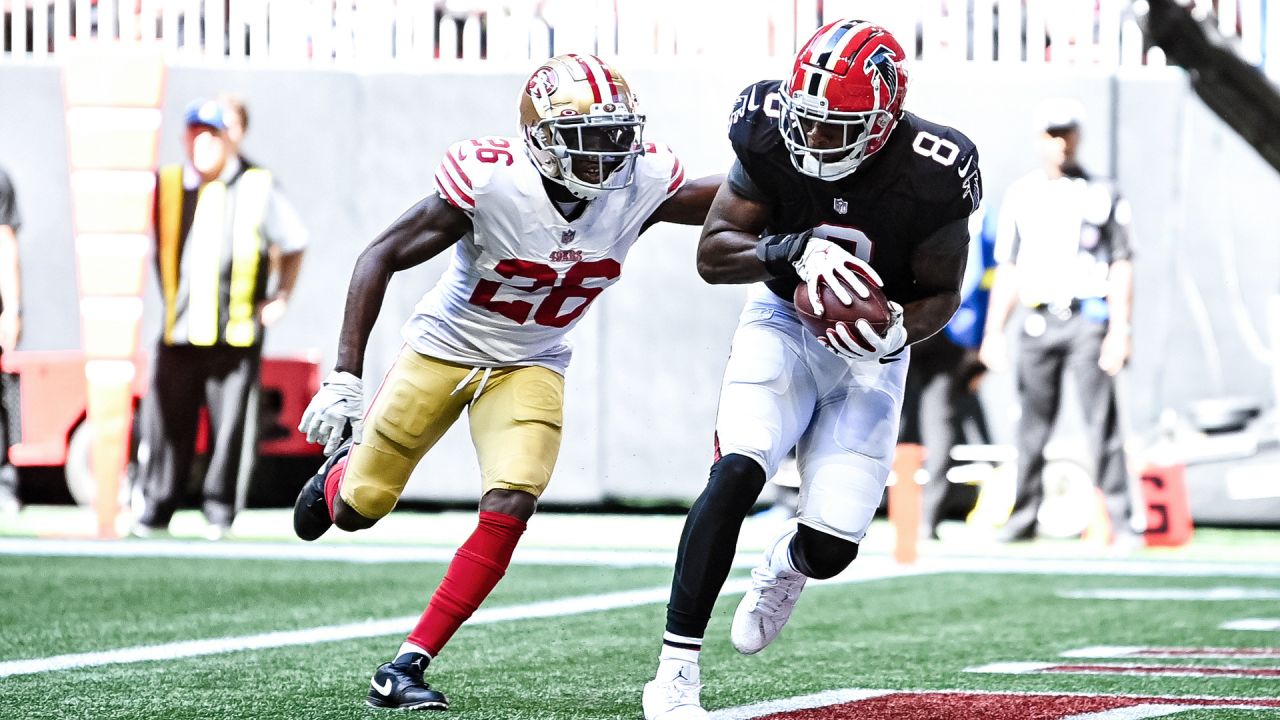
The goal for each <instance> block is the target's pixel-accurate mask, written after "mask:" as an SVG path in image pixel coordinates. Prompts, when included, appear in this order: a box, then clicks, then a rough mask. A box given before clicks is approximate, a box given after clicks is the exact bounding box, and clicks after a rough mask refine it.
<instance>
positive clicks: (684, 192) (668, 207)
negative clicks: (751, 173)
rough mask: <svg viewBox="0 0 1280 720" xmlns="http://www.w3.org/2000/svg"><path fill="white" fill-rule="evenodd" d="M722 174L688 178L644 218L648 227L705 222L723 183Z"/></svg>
mask: <svg viewBox="0 0 1280 720" xmlns="http://www.w3.org/2000/svg"><path fill="white" fill-rule="evenodd" d="M724 178H725V176H724V175H708V176H706V177H700V178H698V179H696V180H690V181H689V182H687V183H685V184H684V185H682V186H681V187H680V189H679V190H677V191H676V194H675V195H672V196H671V197H669V198H667V201H666V202H664V203H662V204H661V205H659V206H658V209H657V210H654V211H653V214H652V215H650V216H649V219H648V220H645V222H644V226H645V227H646V228H648V227H649V226H650V225H653V224H654V223H660V222H669V223H675V224H677V225H701V224H703V223H704V222H706V219H707V211H708V210H709V209H710V208H711V202H712V200H714V199H715V197H716V191H718V190H719V189H720V185H721V184H722V183H724Z"/></svg>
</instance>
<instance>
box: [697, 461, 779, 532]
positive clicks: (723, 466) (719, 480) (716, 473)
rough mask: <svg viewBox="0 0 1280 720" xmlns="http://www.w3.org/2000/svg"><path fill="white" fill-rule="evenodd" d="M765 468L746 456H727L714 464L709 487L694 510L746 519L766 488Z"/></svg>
mask: <svg viewBox="0 0 1280 720" xmlns="http://www.w3.org/2000/svg"><path fill="white" fill-rule="evenodd" d="M764 483H765V477H764V469H763V468H761V467H760V463H758V462H756V461H755V460H752V459H751V458H749V457H747V456H745V455H737V454H730V455H725V456H724V457H722V458H720V459H719V460H717V461H716V462H715V464H714V465H712V466H711V474H710V477H709V478H708V479H707V487H706V489H705V490H703V491H702V497H700V498H698V505H701V506H702V507H696V508H694V511H697V510H701V509H703V508H707V509H710V510H712V511H713V512H723V513H725V514H726V515H728V516H730V517H737V518H745V517H746V516H747V513H749V512H751V507H752V506H753V505H755V503H756V500H758V499H759V498H760V492H761V491H763V490H764Z"/></svg>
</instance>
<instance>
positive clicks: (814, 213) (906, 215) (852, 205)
mask: <svg viewBox="0 0 1280 720" xmlns="http://www.w3.org/2000/svg"><path fill="white" fill-rule="evenodd" d="M780 84H781V83H780V81H778V80H765V81H762V82H758V83H756V84H754V85H751V86H750V87H748V88H747V89H746V90H744V91H743V92H742V95H741V96H739V97H738V100H737V105H735V107H734V110H733V115H732V116H731V117H730V122H729V140H730V142H731V143H732V144H733V152H734V154H735V155H737V158H738V163H739V165H740V166H741V170H742V171H745V174H746V176H747V177H746V179H745V180H744V179H743V178H742V177H741V173H739V172H734V173H731V174H730V177H729V181H730V183H731V184H732V185H733V188H734V190H735V191H737V192H739V194H741V195H743V196H745V197H748V198H750V199H752V200H755V201H757V202H762V203H764V204H766V205H767V206H768V207H769V226H768V228H766V232H767V233H769V234H773V233H790V232H801V231H803V230H810V229H812V230H814V234H815V235H816V236H818V237H825V238H827V239H828V240H831V241H832V242H838V243H839V244H840V245H842V246H843V247H844V248H845V249H846V250H849V251H850V252H852V253H853V254H854V255H857V256H858V257H860V258H862V259H863V260H866V261H867V262H869V263H870V264H871V266H872V267H873V268H875V270H876V272H878V273H879V274H880V277H881V279H883V280H884V290H885V294H886V295H887V296H888V297H889V299H891V300H895V301H897V302H899V303H906V302H910V301H911V300H914V299H916V297H918V296H919V294H920V293H919V292H918V291H917V290H916V289H915V279H914V277H913V274H912V271H911V267H910V258H911V255H912V253H913V252H914V250H915V248H916V247H917V246H918V245H919V244H920V243H922V242H923V241H924V240H925V239H926V238H928V237H929V236H930V235H931V234H932V233H933V232H934V231H936V230H937V229H938V228H940V227H942V226H943V225H946V224H947V223H950V222H953V221H955V220H959V219H962V218H965V217H968V216H969V215H970V214H971V213H972V212H973V211H974V210H975V209H977V207H978V202H979V200H981V198H982V176H981V175H980V174H979V172H978V151H977V149H976V148H975V147H974V145H973V143H972V142H971V141H970V140H969V138H967V137H965V136H964V134H962V133H960V132H959V131H957V130H955V129H953V128H949V127H946V126H945V125H938V124H936V123H931V122H929V121H927V120H924V119H922V118H919V117H917V116H915V115H912V114H911V113H903V116H902V118H901V120H900V121H899V122H898V125H897V127H895V128H894V130H893V133H892V134H891V135H890V136H889V139H888V141H887V142H886V143H885V145H884V147H882V148H881V149H880V150H879V152H877V153H876V154H875V155H872V156H871V157H870V158H868V159H867V160H865V161H864V162H863V164H862V165H861V166H860V167H859V168H858V169H857V171H856V172H854V173H853V174H851V175H848V176H846V177H844V178H841V179H839V180H835V181H827V180H819V179H818V178H815V177H810V176H808V175H805V174H804V173H801V172H800V171H799V170H797V169H796V168H795V166H794V165H792V163H791V154H790V152H789V151H788V150H787V147H786V145H784V144H783V142H782V136H781V134H779V132H778V118H779V114H780V112H781V104H780V102H779V95H778V87H779V85H780ZM798 282H799V278H798V277H795V276H791V277H785V278H775V279H773V280H771V281H769V283H768V285H769V289H771V290H773V291H774V292H775V293H777V294H778V295H779V296H780V297H782V298H784V299H786V300H788V301H790V300H791V296H792V292H793V291H794V289H795V286H796V283H798Z"/></svg>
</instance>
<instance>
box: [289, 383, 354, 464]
mask: <svg viewBox="0 0 1280 720" xmlns="http://www.w3.org/2000/svg"><path fill="white" fill-rule="evenodd" d="M363 420H364V383H362V382H361V380H360V378H358V377H356V376H355V375H352V374H351V373H348V372H338V371H336V370H335V371H333V372H331V373H329V376H328V377H326V378H325V379H324V383H323V384H322V385H321V386H320V390H319V391H318V392H316V396H315V397H313V398H311V402H310V403H309V404H308V405H307V411H306V412H304V413H303V414H302V423H301V424H299V425H298V432H301V433H306V434H307V442H313V443H316V444H318V445H324V454H325V455H332V454H333V452H334V451H335V450H337V449H338V447H339V446H340V445H342V441H343V440H346V439H347V437H348V435H350V437H351V438H352V439H354V440H355V442H360V426H361V424H362V422H363Z"/></svg>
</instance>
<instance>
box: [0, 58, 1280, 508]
mask: <svg viewBox="0 0 1280 720" xmlns="http://www.w3.org/2000/svg"><path fill="white" fill-rule="evenodd" d="M619 65H621V66H622V69H623V71H624V72H625V73H626V74H627V76H628V78H629V79H630V80H631V82H632V85H633V87H634V88H635V89H636V90H637V92H638V93H639V96H640V98H641V101H642V103H643V105H644V109H645V112H646V113H647V114H648V116H649V124H648V128H647V131H646V134H647V136H648V138H649V139H651V140H656V141H660V142H665V143H667V144H669V145H671V146H672V147H673V148H674V149H675V150H676V152H677V153H679V154H680V155H681V157H682V158H683V160H684V162H685V164H686V166H687V169H688V172H689V173H690V175H691V176H697V175H703V174H710V173H717V172H723V171H725V170H726V169H727V168H728V166H729V164H730V162H731V153H730V150H729V146H728V143H727V141H726V139H725V134H724V133H725V127H726V121H727V117H728V113H729V110H730V108H731V106H732V103H733V99H734V97H735V96H736V94H737V92H738V91H739V90H740V89H741V88H742V87H744V86H746V85H747V84H748V83H750V82H752V81H754V80H756V79H759V78H763V77H777V76H778V75H779V74H780V73H781V72H783V71H784V70H785V68H784V67H778V66H776V65H774V64H766V63H758V62H756V63H744V64H742V65H733V66H721V65H715V64H711V63H703V64H701V65H699V64H697V63H692V64H691V63H689V62H687V61H682V62H681V64H680V65H679V67H676V66H674V65H660V64H653V63H649V64H645V65H636V66H634V67H632V66H631V65H629V64H627V63H619ZM528 70H529V68H523V67H520V68H507V69H501V68H491V67H485V68H480V69H476V68H460V67H455V68H452V69H450V68H445V67H440V66H434V67H431V68H429V69H428V70H426V71H423V72H414V73H350V72H325V71H315V70H308V71H296V70H295V71H291V70H283V69H282V70H263V69H254V70H252V71H250V70H247V69H245V70H236V69H219V70H214V69H198V68H188V67H174V68H171V69H170V72H169V77H168V86H167V87H168V93H167V99H166V103H165V107H164V118H165V126H164V135H163V138H162V142H161V158H162V160H163V161H165V162H171V161H176V160H178V159H180V157H181V150H180V136H181V129H180V126H179V123H180V113H181V109H182V107H183V106H184V105H185V103H186V102H187V101H188V100H190V99H191V98H193V97H196V96H211V95H214V94H216V93H217V92H219V91H221V90H230V91H234V92H238V93H240V94H242V95H243V96H244V97H245V98H246V99H247V101H248V104H249V108H250V112H251V127H250V130H249V135H248V139H247V141H246V147H245V150H246V153H247V154H248V155H249V156H251V157H252V158H254V159H255V160H257V161H259V162H260V163H262V164H264V165H265V166H267V167H269V168H271V169H272V170H274V171H275V172H276V174H277V176H278V177H279V179H280V180H281V182H282V183H283V186H284V188H285V190H286V192H287V193H288V195H289V196H290V197H291V199H292V200H293V201H294V203H295V204H296V205H297V206H298V208H299V210H300V211H301V213H302V215H303V217H304V218H305V220H306V221H307V224H308V226H309V228H310V230H311V232H312V245H311V248H310V250H309V251H308V255H307V258H306V261H305V264H304V268H303V271H302V276H301V279H300V281H299V285H298V288H297V292H296V294H295V297H294V299H293V302H292V305H291V308H290V311H289V314H288V315H287V316H286V317H285V319H284V320H283V321H282V322H281V323H280V324H279V325H278V326H277V327H275V328H273V329H272V330H271V332H270V333H269V335H268V340H267V352H268V353H270V354H280V353H292V352H300V351H304V350H313V349H314V350H319V351H320V352H321V353H322V354H323V357H324V363H325V369H326V370H327V369H328V366H329V364H330V363H331V362H332V359H333V356H334V352H335V345H336V335H337V331H338V328H339V325H340V323H341V319H342V304H343V298H344V296H345V291H346V286H347V280H348V278H349V275H350V271H351V267H352V263H353V261H354V260H355V258H356V256H357V254H358V253H359V252H360V250H361V249H362V248H363V247H364V245H365V244H366V243H367V242H368V240H369V239H370V238H372V237H373V236H374V235H375V234H376V233H377V232H378V231H379V230H381V229H382V228H383V227H385V226H386V225H387V224H388V223H389V222H391V221H392V220H394V219H395V217H397V215H399V214H400V213H401V212H402V211H403V210H404V209H405V208H407V207H408V206H409V205H411V204H412V203H413V202H415V201H416V200H417V199H418V198H420V197H421V196H423V195H424V194H426V193H429V192H431V191H432V176H433V174H434V170H435V166H436V163H437V162H438V161H439V159H440V156H441V154H442V152H443V151H444V149H445V148H446V147H447V146H448V145H449V144H450V143H451V142H453V141H455V140H458V139H464V138H468V137H474V136H479V135H487V134H500V135H514V134H516V132H517V129H516V123H517V116H516V99H517V96H518V92H519V91H520V90H521V89H522V87H523V82H524V78H525V77H526V76H527V72H528ZM1054 95H1071V96H1075V97H1078V98H1079V99H1080V100H1081V101H1082V102H1083V103H1084V104H1085V105H1086V107H1087V108H1088V110H1089V113H1090V119H1089V122H1088V124H1087V126H1086V128H1085V144H1084V147H1083V152H1084V161H1085V164H1086V166H1087V167H1089V168H1091V169H1093V171H1094V172H1096V173H1100V174H1115V175H1117V176H1118V178H1119V181H1120V185H1121V187H1122V188H1123V190H1124V191H1125V192H1126V194H1127V195H1128V196H1129V197H1130V198H1131V199H1132V201H1133V205H1134V213H1135V231H1136V235H1137V242H1138V248H1139V257H1138V264H1137V270H1138V278H1137V299H1136V318H1135V335H1134V342H1135V355H1134V358H1133V362H1132V364H1131V366H1130V368H1129V370H1127V371H1126V373H1125V375H1124V380H1123V390H1124V398H1125V400H1126V401H1127V402H1126V404H1125V407H1124V414H1125V418H1126V424H1127V425H1128V426H1129V428H1130V429H1131V431H1132V432H1135V433H1142V432H1146V431H1147V430H1149V429H1150V428H1152V427H1153V426H1154V425H1155V423H1156V421H1157V419H1158V417H1159V415H1160V413H1161V411H1162V410H1163V409H1165V408H1173V409H1176V410H1184V409H1185V408H1186V407H1187V406H1188V405H1189V403H1191V402H1193V401H1195V400H1197V399H1201V398H1205V397H1214V396H1219V395H1227V394H1230V395H1248V396H1255V397H1258V398H1259V399H1261V400H1263V401H1264V402H1265V403H1266V404H1267V405H1270V404H1272V403H1271V401H1270V398H1271V395H1272V385H1271V375H1270V374H1271V358H1270V354H1271V350H1270V348H1271V347H1272V346H1273V345H1274V339H1273V338H1271V337H1270V336H1269V333H1268V332H1267V306H1268V301H1269V300H1270V298H1271V297H1272V296H1273V295H1274V294H1275V292H1276V289H1277V271H1278V270H1280V248H1278V247H1277V243H1276V242H1275V238H1276V233H1275V228H1276V227H1280V202H1277V199H1280V178H1277V177H1276V175H1275V174H1274V173H1272V172H1271V170H1270V168H1268V167H1267V166H1266V165H1265V164H1264V163H1263V162H1262V161H1261V160H1260V159H1258V158H1257V157H1256V156H1255V154H1254V153H1253V151H1252V150H1251V149H1250V148H1249V147H1247V146H1246V145H1245V144H1244V143H1243V142H1242V141H1240V140H1239V138H1238V137H1236V136H1235V135H1234V134H1233V133H1232V132H1231V131H1230V130H1229V129H1228V128H1227V127H1226V126H1225V125H1224V124H1223V123H1221V122H1220V121H1219V120H1218V119H1217V118H1216V117H1214V116H1213V115H1212V114H1211V113H1209V112H1208V111H1207V110H1206V109H1205V108H1204V107H1203V106H1202V105H1201V104H1200V102H1199V101H1198V100H1197V99H1196V98H1195V97H1194V96H1193V95H1192V94H1191V93H1190V91H1189V89H1188V87H1187V82H1186V79H1185V76H1184V75H1183V74H1182V73H1181V72H1180V71H1178V70H1174V69H1142V70H1133V71H1124V72H1122V73H1121V74H1120V75H1114V74H1110V73H1105V72H1102V71H1096V70H1091V69H1089V68H1086V67H1078V68H1077V67H1057V66H1055V67H1046V68H1024V67H1019V66H991V65H982V66H979V65H972V64H961V65H941V64H926V63H916V64H915V65H914V66H913V67H912V86H911V89H910V94H909V96H908V99H907V107H908V109H910V110H912V111H913V112H916V113H918V114H920V115H923V116H925V117H927V118H930V119H933V120H937V121H940V122H944V123H948V124H952V125H954V126H956V127H958V128H960V129H962V130H963V131H964V132H965V133H966V134H968V135H969V136H970V137H971V138H972V139H973V140H974V141H975V142H976V143H977V145H978V147H979V150H980V153H981V167H982V171H983V177H984V179H985V183H986V196H987V203H988V205H991V206H993V207H998V204H999V202H1000V200H1001V199H1002V196H1003V194H1004V190H1005V188H1007V187H1008V185H1009V183H1010V182H1011V181H1013V180H1014V179H1015V178H1016V177H1018V176H1019V175H1021V174H1022V173H1025V172H1027V171H1029V170H1030V169H1032V168H1033V167H1034V166H1035V163H1036V159H1035V154H1034V146H1033V134H1032V132H1031V129H1030V127H1031V126H1030V117H1031V110H1032V108H1033V107H1034V106H1035V104H1036V102H1037V101H1038V100H1039V99H1041V98H1045V97H1049V96H1054ZM65 137H66V135H65V126H64V114H63V107H62V96H61V86H60V76H59V72H58V70H57V68H55V67H50V66H39V65H14V64H8V65H4V66H0V165H3V166H4V167H5V168H7V169H8V171H9V172H10V174H11V175H12V176H13V178H14V180H15V183H16V185H17V187H18V191H19V193H20V202H21V204H22V210H23V213H24V215H25V218H26V226H25V227H24V228H23V232H22V235H21V242H22V252H23V259H24V267H23V274H24V281H25V284H26V290H27V300H26V303H25V309H26V325H25V337H24V340H23V345H22V347H23V348H24V349H33V350H48V349H67V348H76V347H78V345H79V323H78V319H77V307H76V286H75V283H76V279H75V269H74V263H73V254H72V240H73V236H72V232H73V229H72V227H71V220H70V199H69V189H68V180H67V160H66V139H65ZM697 234H698V233H697V230H696V229H693V228H681V227H664V226H659V227H655V228H653V229H652V230H650V231H649V233H648V234H647V235H646V236H645V238H644V239H643V240H642V241H641V242H640V243H639V244H637V246H636V248H635V249H634V250H633V251H632V253H631V256H630V259H629V262H628V263H627V265H626V268H625V272H624V275H623V280H622V281H621V282H620V283H619V284H618V285H617V286H615V287H614V288H612V289H611V290H610V291H609V292H608V293H606V294H605V295H604V296H603V297H602V298H601V299H600V301H598V302H597V303H596V305H595V307H594V308H593V310H592V312H591V313H589V314H588V316H587V317H586V318H585V319H584V320H583V322H582V324H581V325H580V326H579V327H578V329H577V330H576V331H575V333H574V340H575V345H576V348H577V355H576V357H575V360H574V364H573V367H571V368H570V371H569V378H568V391H567V392H568V401H567V402H568V406H567V417H566V433H565V442H564V448H563V451H562V453H561V458H560V463H559V466H558V468H557V471H556V477H555V481H554V482H553V483H552V486H551V489H550V491H549V492H548V495H547V498H546V499H547V501H548V502H559V503H571V502H591V501H596V500H600V499H603V498H617V499H627V500H636V501H658V500H671V499H676V500H688V499H690V498H692V497H693V496H695V495H696V494H697V492H698V491H699V490H700V488H701V486H702V484H703V481H704V479H705V477H706V470H707V465H708V463H709V461H710V457H711V439H712V430H713V423H714V417H715V404H716V396H717V393H718V389H719V381H720V374H721V371H722V370H723V367H724V362H725V359H726V357H727V354H728V350H729V340H730V337H731V336H732V332H733V328H734V325H735V323H736V317H737V312H738V309H739V307H740V305H741V302H742V299H743V297H744V295H745V289H744V288H742V287H723V286H721V287H713V286H709V285H706V284H704V283H703V282H702V281H701V280H700V279H699V278H698V276H697V274H696V272H695V270H694V262H693V256H694V245H695V243H696V240H697ZM444 265H445V260H444V259H443V258H439V259H437V260H435V261H432V262H431V263H428V264H427V265H425V266H423V267H420V268H417V269H415V270H413V271H411V272H407V273H404V274H403V275H401V276H397V277H396V278H395V280H394V281H393V283H392V286H391V289H390V292H389V294H388V297H387V301H386V304H385V306H384V308H383V313H382V318H381V320H380V321H379V322H378V324H377V326H376V327H375V329H374V333H373V337H372V338H371V340H370V346H369V353H368V358H367V362H366V367H365V376H366V378H368V385H369V393H372V392H373V390H374V389H375V388H376V385H377V381H378V379H379V378H381V376H382V374H383V373H384V372H385V370H386V368H387V367H388V365H389V363H390V362H391V360H392V359H393V358H394V356H395V353H396V351H397V350H398V348H399V346H400V339H399V327H400V324H401V323H402V322H403V320H404V319H405V317H407V315H408V314H409V312H410V311H411V309H412V307H413V305H414V304H415V303H416V302H417V300H418V298H419V297H420V296H421V294H422V293H423V292H424V291H425V290H426V289H427V288H429V287H430V285H431V284H432V283H433V282H434V280H435V278H436V277H438V276H439V274H440V273H441V271H442V270H443V268H444ZM157 308H158V295H157V292H156V289H155V283H154V281H150V282H149V283H148V298H147V315H146V318H145V321H144V328H143V335H142V337H143V344H144V346H149V345H150V344H151V343H152V342H153V340H154V338H155V337H156V335H157V332H158V312H157ZM1012 383H1013V380H1012V377H1011V376H1010V375H1003V376H993V377H992V378H990V379H989V381H988V382H987V383H986V385H985V386H984V390H983V392H984V395H985V397H986V398H987V400H988V401H989V402H988V403H987V406H988V412H989V413H990V415H991V419H992V424H993V426H994V429H995V430H996V432H997V434H998V438H997V439H999V440H1006V441H1007V440H1008V439H1009V438H1010V431H1011V427H1012V422H1013V419H1014V416H1015V412H1016V407H1015V406H1016V404H1015V403H1013V402H1012V398H1013V394H1012ZM1065 414H1066V416H1067V417H1066V422H1064V423H1063V425H1064V427H1063V430H1062V433H1063V434H1065V435H1068V436H1069V435H1070V434H1071V433H1072V432H1073V422H1074V423H1075V424H1076V425H1078V422H1079V421H1078V419H1073V418H1072V411H1071V410H1070V409H1067V410H1066V411H1065ZM477 490H478V472H477V470H476V465H475V460H474V458H473V457H472V452H471V449H470V446H469V443H468V440H467V437H466V430H465V428H464V424H463V423H460V424H459V426H458V427H457V428H455V429H454V430H453V431H452V432H451V433H450V434H449V435H448V436H447V437H446V438H445V439H444V441H442V443H441V446H440V447H438V448H436V449H435V450H434V451H433V452H432V453H431V454H430V455H428V457H427V459H426V460H425V461H424V462H423V463H422V465H421V467H420V468H419V469H418V472H417V473H416V474H415V476H414V479H413V480H412V481H411V484H410V488H409V490H408V491H407V496H408V497H415V498H427V497H429V498H440V499H469V498H474V497H475V495H476V493H477Z"/></svg>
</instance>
